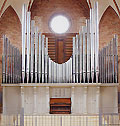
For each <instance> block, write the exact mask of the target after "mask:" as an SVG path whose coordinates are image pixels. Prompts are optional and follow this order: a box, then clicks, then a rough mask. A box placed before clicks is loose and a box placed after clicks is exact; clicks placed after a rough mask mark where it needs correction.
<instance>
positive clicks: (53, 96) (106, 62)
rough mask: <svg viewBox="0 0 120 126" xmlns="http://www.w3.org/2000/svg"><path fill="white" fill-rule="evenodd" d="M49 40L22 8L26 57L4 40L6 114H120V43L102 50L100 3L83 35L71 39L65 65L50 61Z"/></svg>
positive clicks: (87, 23)
mask: <svg viewBox="0 0 120 126" xmlns="http://www.w3.org/2000/svg"><path fill="white" fill-rule="evenodd" d="M46 36H47V34H46V35H45V34H44V33H41V32H39V29H38V27H37V26H36V25H35V21H34V20H31V13H30V12H28V11H27V10H26V5H23V8H22V49H21V51H20V50H19V49H18V48H17V47H15V46H14V45H12V44H11V43H10V41H9V39H8V38H7V37H6V35H4V36H3V54H2V83H3V84H2V86H3V113H4V114H6V113H8V114H12V115H14V114H16V113H17V114H18V113H20V111H21V109H22V111H23V110H24V113H25V114H28V115H29V114H31V115H32V114H33V113H34V114H35V115H40V114H41V115H42V114H98V113H99V112H103V113H117V112H118V101H117V97H118V85H119V84H118V50H117V47H118V38H117V35H114V37H113V39H112V40H111V41H110V43H108V44H107V45H106V46H104V47H103V48H100V49H99V23H98V2H96V3H95V5H94V8H93V9H90V18H89V19H87V20H86V25H85V26H83V27H82V30H81V31H79V33H76V34H72V37H71V38H70V42H71V43H72V44H71V45H70V47H71V48H70V53H69V54H71V53H72V55H71V57H70V58H69V60H67V61H66V60H64V61H66V62H64V63H61V64H60V63H57V62H56V61H53V60H52V59H51V57H50V56H49V55H50V54H49V53H48V52H49V50H50V48H49V47H50V46H51V44H49V43H50V42H51V41H50V40H49V39H50V36H48V37H46ZM73 36H74V37H73ZM60 37H61V36H60ZM66 38H67V37H66ZM55 42H56V41H55ZM55 42H54V43H55ZM57 42H58V41H57ZM60 42H61V41H60ZM62 42H64V41H62ZM68 45H69V44H68ZM51 47H52V46H51ZM54 47H55V46H54ZM63 47H64V46H63ZM52 48H53V47H52ZM68 48H69V47H68ZM55 50H56V49H55ZM71 50H72V51H71ZM59 52H60V51H59ZM63 52H65V51H63ZM60 56H61V55H60ZM60 56H59V57H60ZM69 56H70V55H69ZM67 58H68V57H67ZM12 109H13V110H12Z"/></svg>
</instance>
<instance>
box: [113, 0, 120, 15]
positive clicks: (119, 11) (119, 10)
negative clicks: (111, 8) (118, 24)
mask: <svg viewBox="0 0 120 126" xmlns="http://www.w3.org/2000/svg"><path fill="white" fill-rule="evenodd" d="M113 2H114V4H115V7H116V9H117V11H118V13H119V16H120V9H119V7H118V5H117V2H116V1H115V0H113Z"/></svg>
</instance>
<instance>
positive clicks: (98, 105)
mask: <svg viewBox="0 0 120 126" xmlns="http://www.w3.org/2000/svg"><path fill="white" fill-rule="evenodd" d="M99 109H100V87H99V86H98V87H97V89H96V113H97V114H99Z"/></svg>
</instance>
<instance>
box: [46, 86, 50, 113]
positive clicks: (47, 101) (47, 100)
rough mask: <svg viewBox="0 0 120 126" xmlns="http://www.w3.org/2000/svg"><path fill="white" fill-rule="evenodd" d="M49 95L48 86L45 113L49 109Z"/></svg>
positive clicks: (47, 88)
mask: <svg viewBox="0 0 120 126" xmlns="http://www.w3.org/2000/svg"><path fill="white" fill-rule="evenodd" d="M49 106H50V96H49V87H46V107H47V109H46V112H47V114H49V110H50V107H49Z"/></svg>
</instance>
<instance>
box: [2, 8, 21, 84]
mask: <svg viewBox="0 0 120 126" xmlns="http://www.w3.org/2000/svg"><path fill="white" fill-rule="evenodd" d="M4 34H5V35H6V36H7V37H8V38H9V40H10V42H11V43H12V44H13V45H15V46H17V47H18V48H20V49H21V43H22V42H21V23H20V20H19V18H18V15H17V14H16V12H15V11H14V9H13V8H12V6H9V7H8V8H7V9H6V10H5V12H4V13H3V14H2V16H1V18H0V47H1V49H0V82H1V78H2V76H1V74H2V44H3V39H2V37H3V35H4Z"/></svg>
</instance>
